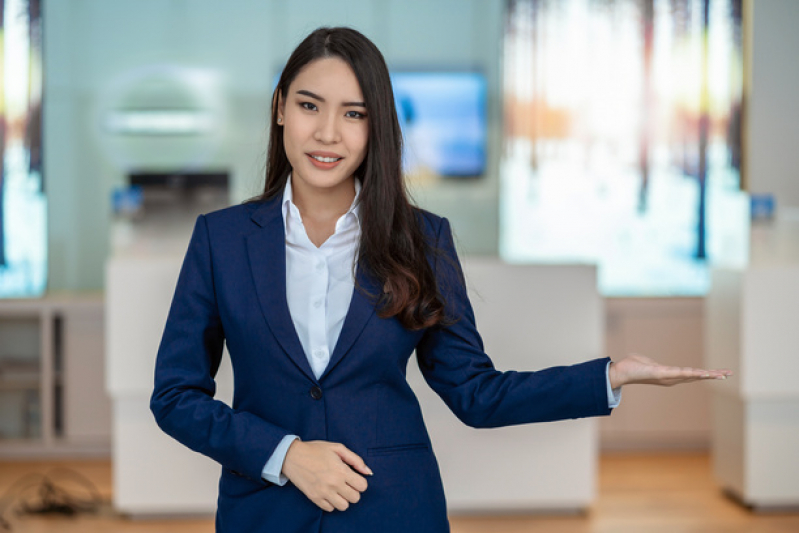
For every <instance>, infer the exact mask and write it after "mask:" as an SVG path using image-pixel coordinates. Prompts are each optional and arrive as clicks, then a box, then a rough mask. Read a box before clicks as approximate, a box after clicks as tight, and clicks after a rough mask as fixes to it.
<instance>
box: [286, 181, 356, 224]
mask: <svg viewBox="0 0 799 533" xmlns="http://www.w3.org/2000/svg"><path fill="white" fill-rule="evenodd" d="M291 191H292V201H293V202H294V205H296V206H297V209H299V210H300V214H301V215H302V218H303V220H306V219H309V218H310V219H313V220H317V221H324V220H333V221H335V220H338V218H339V217H340V216H341V215H343V214H344V213H346V212H347V210H349V208H350V206H351V205H352V201H353V200H354V199H355V178H354V177H352V176H350V178H349V179H347V180H345V181H343V182H341V183H340V184H338V185H336V186H335V187H333V188H324V189H323V188H318V187H308V186H307V184H305V183H302V182H300V180H295V179H294V178H293V177H292V179H291Z"/></svg>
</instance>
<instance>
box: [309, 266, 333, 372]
mask: <svg viewBox="0 0 799 533" xmlns="http://www.w3.org/2000/svg"><path fill="white" fill-rule="evenodd" d="M329 278H330V268H329V266H328V263H327V258H326V257H325V255H324V254H323V253H321V252H318V253H315V254H314V275H313V277H312V278H311V285H312V286H311V290H310V291H309V294H310V300H309V302H308V318H309V320H308V326H309V327H308V333H309V337H310V339H309V340H310V345H311V367H312V369H313V372H314V375H315V376H316V377H317V378H319V377H320V376H321V375H322V373H323V372H324V371H325V368H327V364H328V362H330V349H329V348H328V342H327V326H326V324H327V306H326V304H325V300H326V299H327V298H326V296H327V286H328V283H329Z"/></svg>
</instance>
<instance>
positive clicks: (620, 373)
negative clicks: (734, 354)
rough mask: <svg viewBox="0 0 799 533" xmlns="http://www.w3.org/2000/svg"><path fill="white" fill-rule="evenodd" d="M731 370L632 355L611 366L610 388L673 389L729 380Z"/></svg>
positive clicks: (609, 374) (609, 371) (609, 372)
mask: <svg viewBox="0 0 799 533" xmlns="http://www.w3.org/2000/svg"><path fill="white" fill-rule="evenodd" d="M731 375H732V371H731V370H704V369H702V368H690V367H679V366H665V365H661V364H658V363H657V362H655V361H653V360H652V359H650V358H648V357H644V356H642V355H631V356H629V357H625V358H624V359H622V360H620V361H618V362H614V363H611V364H610V369H609V370H608V376H609V378H610V386H611V387H612V388H614V389H617V388H619V387H621V386H623V385H633V384H643V385H661V386H664V387H671V386H672V385H678V384H680V383H690V382H691V381H700V380H707V379H727V376H731Z"/></svg>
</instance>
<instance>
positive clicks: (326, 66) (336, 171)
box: [278, 57, 369, 193]
mask: <svg viewBox="0 0 799 533" xmlns="http://www.w3.org/2000/svg"><path fill="white" fill-rule="evenodd" d="M278 120H279V122H280V123H282V125H283V145H284V147H285V150H286V155H287V157H288V160H289V163H290V164H291V167H292V185H293V186H294V187H295V188H297V189H302V192H306V193H325V192H336V191H341V190H342V189H343V188H347V190H352V180H353V179H354V178H353V173H354V172H355V170H357V169H358V167H359V166H360V164H361V163H362V162H363V160H364V157H365V156H366V145H367V141H368V138H369V121H368V119H367V116H366V105H365V103H364V98H363V94H362V93H361V87H360V85H359V84H358V79H357V78H356V77H355V73H354V72H353V71H352V69H351V68H350V66H349V65H348V64H347V63H345V62H344V61H343V60H342V59H339V58H337V57H330V58H323V59H317V60H316V61H313V62H311V63H308V64H307V65H306V66H305V67H303V69H302V70H300V72H299V73H298V74H297V76H296V77H295V78H294V81H293V82H292V83H291V85H290V86H289V88H288V90H287V94H286V95H281V97H280V99H279V101H278Z"/></svg>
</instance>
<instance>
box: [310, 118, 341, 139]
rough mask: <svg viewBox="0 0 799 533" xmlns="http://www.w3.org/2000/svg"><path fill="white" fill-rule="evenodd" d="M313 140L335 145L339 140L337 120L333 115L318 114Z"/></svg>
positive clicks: (339, 133)
mask: <svg viewBox="0 0 799 533" xmlns="http://www.w3.org/2000/svg"><path fill="white" fill-rule="evenodd" d="M314 138H315V139H316V140H317V141H319V142H322V143H325V144H333V143H337V142H339V141H340V140H341V132H340V131H339V120H338V117H337V116H336V114H335V113H320V114H319V123H318V124H317V128H316V134H315V135H314Z"/></svg>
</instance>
